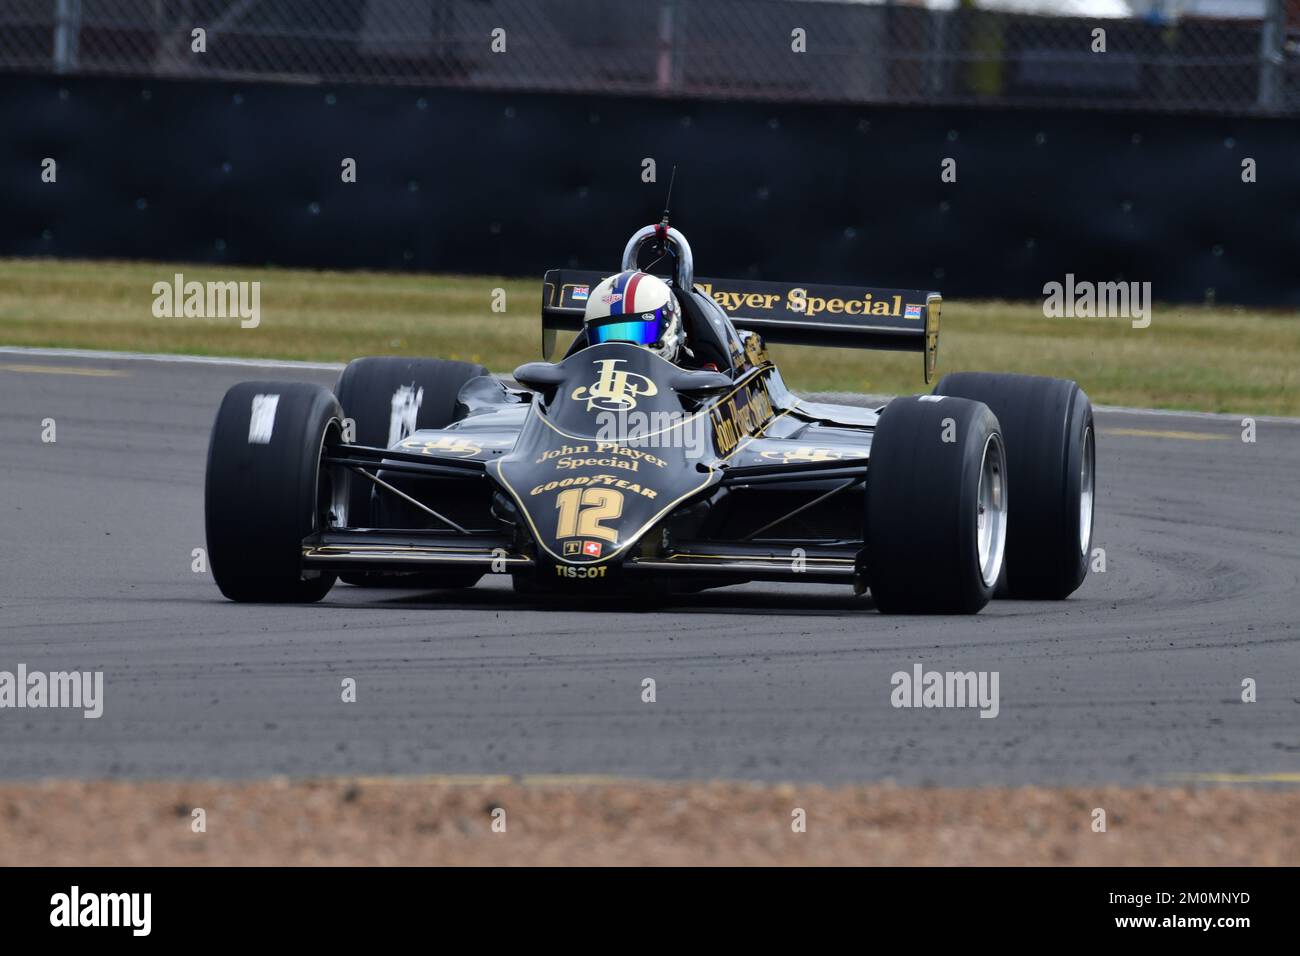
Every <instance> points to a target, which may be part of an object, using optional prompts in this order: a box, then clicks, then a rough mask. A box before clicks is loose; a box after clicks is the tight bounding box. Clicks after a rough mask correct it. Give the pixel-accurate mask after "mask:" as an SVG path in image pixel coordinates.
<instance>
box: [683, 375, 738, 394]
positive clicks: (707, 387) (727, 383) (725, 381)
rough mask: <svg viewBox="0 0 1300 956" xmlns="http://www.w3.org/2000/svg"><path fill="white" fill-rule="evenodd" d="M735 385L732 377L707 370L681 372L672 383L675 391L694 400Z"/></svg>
mask: <svg viewBox="0 0 1300 956" xmlns="http://www.w3.org/2000/svg"><path fill="white" fill-rule="evenodd" d="M733 384H734V383H733V382H732V381H731V376H730V375H725V374H723V373H722V372H709V371H705V370H699V371H686V372H679V373H678V374H677V375H676V376H674V378H673V382H672V386H673V390H674V391H676V392H679V393H680V394H683V395H689V396H691V397H692V398H707V397H708V396H710V395H713V394H715V393H717V392H721V391H723V390H725V389H728V388H731V386H732V385H733Z"/></svg>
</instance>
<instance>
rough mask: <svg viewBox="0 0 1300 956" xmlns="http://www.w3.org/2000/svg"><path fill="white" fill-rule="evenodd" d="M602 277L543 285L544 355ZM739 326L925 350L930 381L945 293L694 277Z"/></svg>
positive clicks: (584, 274)
mask: <svg viewBox="0 0 1300 956" xmlns="http://www.w3.org/2000/svg"><path fill="white" fill-rule="evenodd" d="M604 277H605V274H604V273H600V272H588V271H582V270H576V269H552V270H550V271H549V272H547V273H546V277H545V279H544V280H543V285H542V354H543V355H545V356H547V357H549V356H550V354H551V352H552V351H553V350H554V348H555V333H556V332H557V331H571V332H577V331H580V330H581V329H582V314H583V310H584V309H585V308H586V305H587V296H588V295H590V294H591V290H592V289H594V288H595V287H596V286H597V284H598V283H599V282H600V280H601V279H603V278H604ZM695 289H696V290H697V291H699V292H702V293H704V294H705V295H707V296H709V298H711V299H712V300H713V301H714V302H715V303H717V304H718V306H719V307H720V308H721V309H722V310H723V311H724V312H725V313H726V314H727V315H728V316H729V317H730V318H731V321H732V322H733V323H734V324H735V325H736V326H737V327H739V328H743V329H748V330H750V331H753V332H757V333H759V334H760V335H762V336H763V338H764V339H765V340H766V341H768V342H775V343H784V344H789V345H820V346H834V347H838V348H860V349H885V350H889V351H902V352H921V353H923V354H924V356H925V380H926V382H927V383H928V382H929V381H930V380H931V379H932V378H933V377H934V370H935V364H936V363H937V361H938V356H939V313H940V311H941V309H942V306H943V296H941V295H940V294H939V293H937V292H920V291H917V290H914V289H870V288H862V287H858V286H840V285H810V284H808V283H794V282H755V281H752V280H749V279H696V280H695Z"/></svg>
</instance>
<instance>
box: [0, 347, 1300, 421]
mask: <svg viewBox="0 0 1300 956" xmlns="http://www.w3.org/2000/svg"><path fill="white" fill-rule="evenodd" d="M0 355H35V356H44V357H47V358H83V359H100V360H110V361H122V362H162V363H171V364H176V365H228V366H236V367H238V366H243V367H247V368H301V369H315V370H318V371H327V372H337V371H341V370H342V369H343V367H344V364H345V363H343V362H302V361H298V360H296V359H255V358H234V357H226V356H220V355H168V354H164V353H158V352H109V351H97V350H95V349H56V348H38V347H29V346H24V345H0ZM496 374H497V375H499V376H501V377H505V376H504V373H496ZM805 395H807V396H810V397H811V396H816V398H813V399H811V400H814V401H815V400H817V399H820V398H825V399H836V398H841V399H855V400H857V401H862V400H864V399H865V400H868V401H870V400H878V401H884V400H886V399H888V398H889V397H890V396H887V395H871V394H860V393H856V392H809V393H805ZM1093 409H1094V410H1096V411H1099V412H1104V413H1106V414H1111V415H1153V416H1161V417H1165V418H1194V419H1201V420H1203V421H1218V422H1233V423H1235V424H1237V425H1240V424H1241V419H1242V418H1253V419H1254V420H1255V421H1256V422H1267V423H1269V424H1273V425H1300V418H1288V417H1286V416H1281V415H1247V414H1245V413H1241V414H1237V413H1234V412H1197V411H1181V410H1178V409H1173V408H1136V407H1133V406H1129V405H1094V406H1093Z"/></svg>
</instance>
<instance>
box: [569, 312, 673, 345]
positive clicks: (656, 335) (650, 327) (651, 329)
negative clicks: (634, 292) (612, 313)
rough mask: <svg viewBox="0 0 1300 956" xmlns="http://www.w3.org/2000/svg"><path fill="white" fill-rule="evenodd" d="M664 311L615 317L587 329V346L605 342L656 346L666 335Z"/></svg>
mask: <svg viewBox="0 0 1300 956" xmlns="http://www.w3.org/2000/svg"><path fill="white" fill-rule="evenodd" d="M665 324H666V323H665V320H664V310H663V309H655V310H654V311H653V312H641V313H639V314H637V315H635V316H631V317H629V318H622V317H617V316H616V317H615V318H614V319H613V320H610V321H606V322H604V323H602V324H601V325H591V326H588V327H587V344H588V345H600V344H602V343H604V342H631V343H632V344H633V345H655V344H657V343H658V342H659V340H660V339H662V338H663V335H664V326H665Z"/></svg>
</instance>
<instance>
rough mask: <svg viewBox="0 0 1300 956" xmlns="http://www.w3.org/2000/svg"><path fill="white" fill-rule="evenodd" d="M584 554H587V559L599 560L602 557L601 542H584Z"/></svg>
mask: <svg viewBox="0 0 1300 956" xmlns="http://www.w3.org/2000/svg"><path fill="white" fill-rule="evenodd" d="M582 553H583V554H585V555H586V556H587V557H589V558H599V557H600V542H599V541H584V542H583V543H582Z"/></svg>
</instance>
